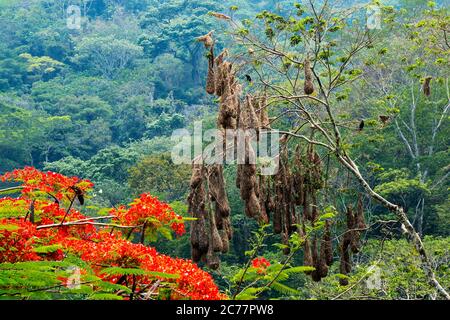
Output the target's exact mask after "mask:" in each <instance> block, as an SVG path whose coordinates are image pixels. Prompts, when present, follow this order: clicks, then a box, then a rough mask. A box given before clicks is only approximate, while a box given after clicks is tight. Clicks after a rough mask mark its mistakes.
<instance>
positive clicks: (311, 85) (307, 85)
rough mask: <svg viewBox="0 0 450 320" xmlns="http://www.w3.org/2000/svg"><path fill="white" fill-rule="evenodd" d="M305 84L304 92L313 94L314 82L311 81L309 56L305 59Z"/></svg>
mask: <svg viewBox="0 0 450 320" xmlns="http://www.w3.org/2000/svg"><path fill="white" fill-rule="evenodd" d="M304 65H305V86H304V91H305V94H308V95H310V94H313V93H314V83H313V73H312V70H311V61H310V60H309V58H306V59H305V63H304Z"/></svg>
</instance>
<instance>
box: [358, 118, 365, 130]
mask: <svg viewBox="0 0 450 320" xmlns="http://www.w3.org/2000/svg"><path fill="white" fill-rule="evenodd" d="M365 125H366V123H365V122H364V120H361V122H360V123H359V131H363V129H364V126H365Z"/></svg>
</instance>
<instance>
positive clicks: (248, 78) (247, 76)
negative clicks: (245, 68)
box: [245, 74, 253, 83]
mask: <svg viewBox="0 0 450 320" xmlns="http://www.w3.org/2000/svg"><path fill="white" fill-rule="evenodd" d="M245 79H247V81H248V82H250V83H252V82H253V80H252V77H250V75H248V74H246V75H245Z"/></svg>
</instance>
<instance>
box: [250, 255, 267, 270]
mask: <svg viewBox="0 0 450 320" xmlns="http://www.w3.org/2000/svg"><path fill="white" fill-rule="evenodd" d="M252 267H253V268H255V269H256V271H257V272H258V273H265V272H266V269H267V268H268V267H270V262H269V260H267V259H266V258H264V257H259V258H255V259H253V260H252Z"/></svg>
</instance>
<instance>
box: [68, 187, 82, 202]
mask: <svg viewBox="0 0 450 320" xmlns="http://www.w3.org/2000/svg"><path fill="white" fill-rule="evenodd" d="M71 189H72V190H73V191H74V192H75V195H76V196H77V198H78V201H79V202H80V204H81V205H84V194H83V191H81V189H80V188H78V187H77V186H73V187H71Z"/></svg>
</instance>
